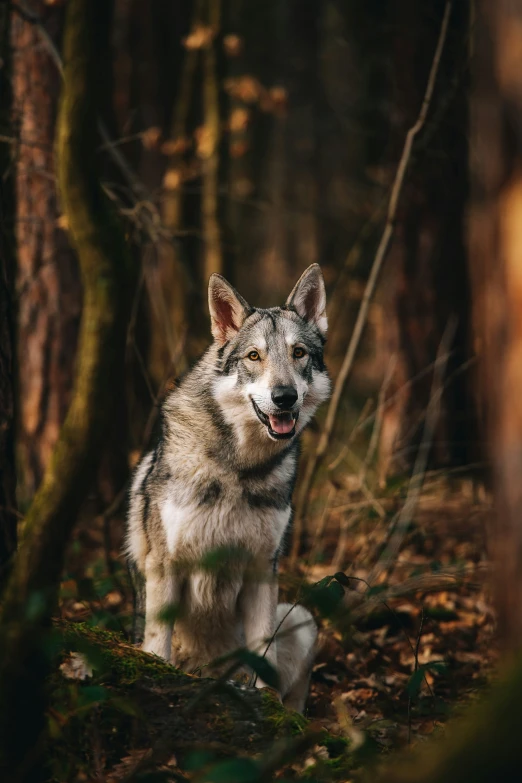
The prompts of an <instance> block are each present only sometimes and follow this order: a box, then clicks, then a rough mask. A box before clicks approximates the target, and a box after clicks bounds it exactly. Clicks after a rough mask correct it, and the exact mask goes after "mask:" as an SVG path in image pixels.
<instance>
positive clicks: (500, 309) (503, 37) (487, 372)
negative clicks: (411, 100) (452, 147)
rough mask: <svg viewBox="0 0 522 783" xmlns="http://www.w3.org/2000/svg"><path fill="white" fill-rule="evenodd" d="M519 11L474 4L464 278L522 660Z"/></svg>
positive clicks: (503, 616) (496, 546) (511, 5)
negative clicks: (467, 275) (468, 278)
mask: <svg viewBox="0 0 522 783" xmlns="http://www.w3.org/2000/svg"><path fill="white" fill-rule="evenodd" d="M521 47H522V3H521V2H519V1H517V2H508V0H499V2H497V3H494V4H489V3H487V2H482V3H479V4H478V13H477V39H476V44H475V51H476V53H477V54H476V58H475V74H474V77H475V79H474V82H475V85H476V91H475V99H474V102H473V124H472V127H473V147H472V157H471V162H472V167H471V169H472V172H473V201H472V208H471V212H470V226H471V231H470V261H471V264H470V271H471V273H472V277H473V288H474V324H475V334H476V343H477V348H478V351H479V356H480V371H481V381H482V383H481V407H482V412H483V414H484V415H485V419H486V437H487V441H488V448H489V451H490V454H491V456H492V458H493V465H494V471H493V482H494V488H495V494H496V501H497V517H496V522H495V527H494V529H493V530H492V535H491V541H492V547H493V552H494V555H495V559H496V563H497V568H498V572H497V577H496V593H497V609H498V618H499V628H500V631H501V633H502V636H503V638H504V641H505V643H506V644H507V645H508V646H509V648H511V649H517V650H520V651H522V577H521V574H522V482H521V481H520V476H521V475H522V398H521V393H520V392H521V389H522V358H521V357H522V232H521V226H522V70H521V69H520V51H521Z"/></svg>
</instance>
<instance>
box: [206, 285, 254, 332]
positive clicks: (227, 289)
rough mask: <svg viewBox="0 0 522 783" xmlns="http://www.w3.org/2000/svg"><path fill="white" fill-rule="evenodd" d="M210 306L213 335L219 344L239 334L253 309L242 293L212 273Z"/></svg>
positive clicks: (209, 290) (209, 289)
mask: <svg viewBox="0 0 522 783" xmlns="http://www.w3.org/2000/svg"><path fill="white" fill-rule="evenodd" d="M208 306H209V309H210V320H211V326H212V335H213V337H214V340H215V341H216V342H217V343H218V345H219V346H222V345H224V344H225V343H226V342H228V341H229V340H231V339H232V338H233V337H234V336H235V335H236V334H237V332H238V331H239V330H240V329H241V326H242V325H243V321H244V320H245V318H246V317H247V315H248V314H249V313H250V312H251V309H252V308H251V307H250V305H249V304H248V303H247V302H245V300H244V299H243V297H242V296H241V294H238V292H237V291H236V289H235V288H233V287H232V286H231V285H230V283H228V282H227V281H226V280H225V278H224V277H221V275H217V274H213V275H211V276H210V280H209V282H208Z"/></svg>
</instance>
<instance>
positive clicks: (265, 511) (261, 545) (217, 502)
mask: <svg viewBox="0 0 522 783" xmlns="http://www.w3.org/2000/svg"><path fill="white" fill-rule="evenodd" d="M209 487H210V488H211V489H212V487H219V488H220V489H219V493H218V492H217V490H215V495H216V496H215V497H213V496H212V492H210V493H209V494H210V497H208V498H205V490H201V489H198V490H196V489H194V491H193V492H188V491H186V490H187V488H185V491H182V492H176V487H175V486H173V487H172V488H171V489H172V491H171V492H168V493H166V497H165V499H164V500H163V502H162V504H161V505H160V514H161V521H162V525H163V528H164V531H165V535H166V540H167V548H168V551H169V553H170V555H171V557H172V558H173V559H174V560H176V559H181V560H183V559H189V560H194V559H195V560H198V559H200V558H201V557H202V556H204V555H205V554H206V553H208V552H210V551H212V550H216V549H220V548H230V547H238V548H241V549H245V550H246V551H247V552H249V553H250V554H251V555H252V556H254V557H257V556H261V557H263V556H266V557H267V558H269V559H270V558H271V557H273V555H274V553H275V552H276V550H277V549H278V548H279V546H280V543H281V539H282V537H283V534H284V532H285V529H286V527H287V525H288V522H289V519H290V505H289V504H287V505H285V506H284V507H283V508H277V507H274V506H271V505H270V500H269V499H268V500H267V504H266V505H263V504H260V506H259V507H255V504H253V503H252V496H251V495H250V496H249V494H248V493H247V492H245V490H244V487H242V486H241V485H240V483H239V481H237V482H235V483H233V482H230V481H227V482H226V483H225V482H217V481H216V482H214V483H213V482H209Z"/></svg>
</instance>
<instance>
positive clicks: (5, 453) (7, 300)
mask: <svg viewBox="0 0 522 783" xmlns="http://www.w3.org/2000/svg"><path fill="white" fill-rule="evenodd" d="M9 22H10V18H9V9H8V8H7V7H6V6H5V5H4V6H0V62H1V67H0V133H2V135H3V136H5V137H8V138H9V137H10V136H11V135H12V131H13V128H12V123H11V116H10V110H11V87H10V75H11V74H10V69H11V51H10V40H9V34H10V29H9V28H10V24H9ZM11 168H12V146H11V145H9V144H7V143H5V142H4V143H1V144H0V180H1V182H2V187H1V188H0V588H1V587H2V586H3V584H4V580H5V577H6V573H7V569H6V566H7V564H8V562H9V561H10V559H11V557H12V555H13V554H14V552H15V549H16V539H17V516H16V473H15V459H14V395H13V375H14V366H13V353H14V351H13V349H14V318H13V272H14V264H15V249H14V237H13V219H14V193H13V182H12V177H11V174H10V172H11Z"/></svg>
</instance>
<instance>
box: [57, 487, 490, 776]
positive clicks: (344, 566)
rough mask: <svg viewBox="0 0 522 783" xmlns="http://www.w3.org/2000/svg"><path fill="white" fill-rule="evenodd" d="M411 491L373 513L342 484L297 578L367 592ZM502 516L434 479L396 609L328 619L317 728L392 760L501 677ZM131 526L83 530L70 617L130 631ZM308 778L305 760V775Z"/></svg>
mask: <svg viewBox="0 0 522 783" xmlns="http://www.w3.org/2000/svg"><path fill="white" fill-rule="evenodd" d="M405 492H406V489H405V488H404V487H403V488H402V489H400V490H397V488H393V487H390V488H388V490H387V491H386V493H382V497H380V498H374V497H373V496H370V500H369V502H368V504H366V502H365V501H364V504H363V501H361V500H360V498H361V495H360V493H359V492H358V490H355V491H353V490H352V489H350V488H348V490H347V489H346V487H345V488H344V489H342V488H341V489H339V487H338V486H336V487H335V488H334V489H333V490H330V491H327V492H323V493H322V494H321V495H320V496H319V497H317V498H315V503H314V508H316V509H319V511H318V512H317V516H316V518H315V519H314V523H315V525H314V526H313V527H312V529H315V531H316V536H315V541H314V540H312V542H311V545H310V547H309V551H308V552H307V553H305V555H304V557H303V558H302V559H301V560H300V562H299V566H298V572H299V578H298V580H297V581H298V582H299V580H301V581H303V582H307V583H309V584H310V583H315V582H318V581H320V580H321V579H324V578H325V577H327V576H332V575H334V574H335V573H338V572H341V571H342V572H343V573H344V574H345V575H346V576H347V577H349V580H343V581H344V584H345V585H349V586H353V587H360V586H361V585H364V581H366V580H367V579H368V577H369V575H370V573H371V571H372V567H373V566H374V564H375V562H376V559H378V556H379V552H380V551H381V550H382V547H383V544H384V542H385V541H386V538H387V535H388V529H389V526H390V520H391V519H392V518H393V514H394V512H395V511H396V510H397V508H398V507H400V506H401V504H402V502H403V500H404V497H405ZM364 497H366V498H367V497H368V495H367V494H366V495H365V496H364ZM354 504H355V506H356V508H355V509H354V508H353V505H354ZM357 504H358V505H357ZM347 506H348V508H346V507H347ZM491 513H492V511H491V507H490V505H489V503H488V502H487V500H486V499H485V498H483V499H482V501H481V502H477V501H476V499H474V498H473V493H472V490H471V484H470V482H468V481H456V480H454V479H450V478H448V477H447V476H440V475H439V474H435V475H433V476H432V477H430V476H427V477H426V481H425V485H424V489H423V492H422V495H421V497H420V500H419V503H418V505H417V508H416V510H415V513H414V515H413V517H412V519H411V521H410V523H409V526H408V529H407V532H406V535H405V537H404V540H403V542H402V546H401V550H400V554H399V557H398V558H397V560H396V562H395V565H394V567H393V569H392V571H391V573H388V575H387V577H386V578H385V579H384V578H383V577H381V578H380V581H379V582H378V584H377V585H374V586H373V589H372V591H371V594H372V596H373V597H377V598H378V597H379V596H381V595H382V596H383V597H386V596H387V597H386V600H385V603H381V602H380V600H378V601H376V602H374V603H376V608H375V610H374V611H373V612H372V613H371V614H369V615H364V614H363V616H362V617H359V619H358V620H357V622H356V624H355V625H350V626H348V627H346V626H344V627H339V625H338V624H336V623H335V622H333V621H332V620H328V619H321V618H319V623H320V628H321V630H320V649H319V653H318V656H317V659H316V663H315V666H314V670H313V675H312V683H311V692H310V698H309V701H308V707H307V718H308V719H309V720H310V721H312V722H313V723H314V725H315V724H319V725H320V726H321V727H324V729H326V730H327V731H328V732H330V734H333V735H339V736H348V737H349V739H350V740H351V741H352V743H355V745H356V744H357V743H358V742H360V741H362V739H363V738H366V741H367V742H368V741H369V742H370V743H371V745H372V747H373V749H374V754H375V753H377V754H378V755H379V754H381V753H382V754H386V753H387V752H388V751H390V750H392V749H394V748H398V747H403V746H406V745H408V744H410V743H415V742H418V741H423V740H425V739H426V738H427V737H429V736H430V735H434V734H437V733H438V732H440V731H441V729H442V727H443V724H444V722H445V721H446V719H447V718H448V716H450V715H454V714H455V713H456V712H457V713H458V712H459V711H460V709H461V707H462V706H463V705H465V704H466V703H468V702H469V701H470V699H472V698H474V697H475V694H476V693H477V692H478V691H479V690H480V688H481V686H483V685H484V684H486V683H487V682H488V681H489V680H490V679H491V676H492V674H493V671H494V666H495V663H496V662H497V660H498V649H497V645H496V640H495V624H494V617H493V612H492V607H491V596H490V594H489V592H488V587H487V559H486V540H485V536H486V534H485V531H486V530H487V529H488V520H489V519H490V517H491ZM121 529H122V520H121V519H119V518H117V517H116V518H115V519H113V520H111V521H110V524H109V521H108V520H104V519H103V517H100V516H99V517H97V518H96V519H95V520H94V521H93V520H92V519H90V520H86V521H85V522H84V524H82V525H81V526H80V528H79V531H78V534H77V537H76V540H75V541H74V542H73V545H72V548H71V555H70V558H69V573H68V574H67V576H66V578H65V580H64V583H63V585H62V600H61V613H62V617H63V618H64V619H68V620H73V621H83V622H86V623H88V624H90V625H93V626H101V627H106V628H109V629H112V630H123V631H124V632H125V631H128V629H129V627H130V616H131V612H132V606H131V600H130V593H129V589H128V581H127V577H126V572H125V570H124V568H123V566H122V565H121V559H120V558H119V554H118V552H119V548H120V546H121ZM317 533H319V535H317ZM86 563H87V565H86ZM450 572H452V573H459V574H461V575H462V578H460V579H459V580H456V582H455V585H454V586H452V587H451V589H447V590H444V591H437V592H425V591H424V592H423V591H416V592H413V593H411V594H408V595H403V596H401V597H398V598H393V597H389V593H390V589H392V588H393V586H397V585H401V584H404V583H405V582H407V581H408V580H411V579H412V578H415V577H416V576H418V575H420V574H425V575H426V574H437V573H450ZM281 584H282V590H281V592H282V595H283V597H284V596H285V593H286V597H288V596H290V597H293V596H294V595H295V593H296V576H295V572H294V573H293V575H292V577H291V578H290V574H289V569H288V566H287V565H285V563H284V561H283V564H282V573H281ZM345 589H346V587H345ZM298 590H299V588H298ZM383 601H384V598H383ZM305 764H306V762H305ZM302 771H303V765H302V763H301V762H300V763H299V765H297V766H296V774H297V772H302Z"/></svg>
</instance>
